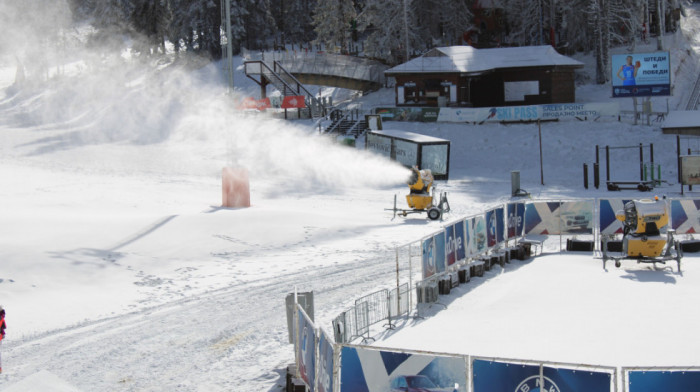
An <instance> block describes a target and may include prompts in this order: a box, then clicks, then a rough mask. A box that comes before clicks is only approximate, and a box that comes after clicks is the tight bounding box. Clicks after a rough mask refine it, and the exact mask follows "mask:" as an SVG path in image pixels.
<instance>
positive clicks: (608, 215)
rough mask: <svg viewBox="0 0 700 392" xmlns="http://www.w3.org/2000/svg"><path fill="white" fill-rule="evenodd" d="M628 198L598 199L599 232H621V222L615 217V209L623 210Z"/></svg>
mask: <svg viewBox="0 0 700 392" xmlns="http://www.w3.org/2000/svg"><path fill="white" fill-rule="evenodd" d="M629 201H630V200H622V199H600V206H599V207H598V210H599V212H598V213H599V215H600V217H599V218H600V220H599V221H598V222H600V234H622V222H620V221H619V220H617V219H616V218H615V213H616V212H617V211H624V209H625V203H627V202H629Z"/></svg>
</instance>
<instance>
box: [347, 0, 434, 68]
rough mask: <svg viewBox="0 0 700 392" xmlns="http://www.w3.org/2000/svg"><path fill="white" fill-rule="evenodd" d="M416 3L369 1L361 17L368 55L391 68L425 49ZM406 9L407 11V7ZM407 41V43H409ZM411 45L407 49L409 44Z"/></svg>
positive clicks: (360, 22) (360, 24)
mask: <svg viewBox="0 0 700 392" xmlns="http://www.w3.org/2000/svg"><path fill="white" fill-rule="evenodd" d="M415 5H416V4H415V2H414V0H370V1H367V4H366V7H365V9H364V10H363V11H362V13H361V14H360V15H359V17H358V29H360V31H362V32H365V33H366V34H367V35H366V40H365V44H364V49H365V54H366V55H367V56H368V57H373V58H377V59H381V60H384V61H385V62H387V63H389V64H398V63H401V62H404V61H408V60H409V59H407V58H406V52H407V51H408V56H409V57H412V56H413V53H415V52H418V53H420V52H422V51H423V50H425V49H427V48H428V47H429V46H428V45H426V42H425V39H424V36H422V35H421V33H422V31H421V30H420V29H417V28H415V26H418V25H420V24H419V22H420V21H419V18H418V17H417V14H418V13H417V11H416V7H415ZM404 6H405V7H404ZM407 41H408V42H407ZM407 43H408V47H407V46H406V44H407Z"/></svg>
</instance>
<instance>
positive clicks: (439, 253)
mask: <svg viewBox="0 0 700 392" xmlns="http://www.w3.org/2000/svg"><path fill="white" fill-rule="evenodd" d="M433 238H434V241H433V243H434V244H435V267H436V268H437V272H438V273H441V272H445V232H444V231H443V232H441V233H438V234H435V236H434V237H433Z"/></svg>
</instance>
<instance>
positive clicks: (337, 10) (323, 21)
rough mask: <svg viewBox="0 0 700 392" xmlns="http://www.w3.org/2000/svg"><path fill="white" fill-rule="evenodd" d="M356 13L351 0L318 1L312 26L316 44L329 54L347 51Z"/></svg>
mask: <svg viewBox="0 0 700 392" xmlns="http://www.w3.org/2000/svg"><path fill="white" fill-rule="evenodd" d="M356 19H357V12H356V10H355V7H354V5H353V3H352V1H351V0H318V1H317V3H316V7H315V8H314V15H313V25H314V31H315V32H316V42H317V43H322V44H323V45H324V46H325V47H326V50H327V51H329V52H333V51H335V48H336V47H339V48H340V52H346V51H347V44H348V39H349V38H350V35H349V31H350V27H351V25H350V24H351V23H352V21H353V20H356Z"/></svg>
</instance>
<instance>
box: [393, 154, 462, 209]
mask: <svg viewBox="0 0 700 392" xmlns="http://www.w3.org/2000/svg"><path fill="white" fill-rule="evenodd" d="M433 182H434V179H433V174H432V172H431V171H430V170H428V169H425V170H418V168H417V167H412V168H411V176H410V177H409V179H408V181H407V184H408V189H409V193H408V195H406V203H407V204H408V209H402V208H398V207H397V205H396V195H394V208H393V209H391V210H389V211H394V217H395V216H396V215H397V214H398V215H401V216H406V215H408V214H417V213H423V212H425V213H427V214H428V218H429V219H430V220H438V219H440V218H441V217H442V214H443V213H445V212H449V211H450V203H448V202H447V194H446V193H444V192H443V193H440V196H439V199H438V200H437V204H436V195H435V188H434V187H433Z"/></svg>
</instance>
